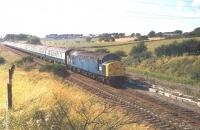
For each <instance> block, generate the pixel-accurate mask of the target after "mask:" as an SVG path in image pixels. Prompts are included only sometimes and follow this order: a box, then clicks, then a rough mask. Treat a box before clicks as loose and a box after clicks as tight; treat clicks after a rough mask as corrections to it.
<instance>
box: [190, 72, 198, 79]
mask: <svg viewBox="0 0 200 130" xmlns="http://www.w3.org/2000/svg"><path fill="white" fill-rule="evenodd" d="M191 78H192V79H194V80H200V72H194V73H192V76H191Z"/></svg>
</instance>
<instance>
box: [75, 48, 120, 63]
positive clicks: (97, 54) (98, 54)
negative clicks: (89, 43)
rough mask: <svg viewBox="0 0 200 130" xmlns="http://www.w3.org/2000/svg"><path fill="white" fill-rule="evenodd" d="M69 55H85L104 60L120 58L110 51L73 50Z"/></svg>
mask: <svg viewBox="0 0 200 130" xmlns="http://www.w3.org/2000/svg"><path fill="white" fill-rule="evenodd" d="M71 55H75V56H86V57H91V58H94V59H99V60H104V61H105V60H106V59H108V58H109V59H113V60H120V58H119V57H118V56H117V55H115V54H112V53H103V52H92V51H84V50H73V51H72V52H71Z"/></svg>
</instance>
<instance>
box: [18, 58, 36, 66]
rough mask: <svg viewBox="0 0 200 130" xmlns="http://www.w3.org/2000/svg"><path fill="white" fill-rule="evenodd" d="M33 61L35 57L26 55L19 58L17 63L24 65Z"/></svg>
mask: <svg viewBox="0 0 200 130" xmlns="http://www.w3.org/2000/svg"><path fill="white" fill-rule="evenodd" d="M32 62H33V57H31V56H26V57H23V58H22V59H20V60H17V61H16V62H15V63H16V65H17V66H20V65H24V64H27V63H32Z"/></svg>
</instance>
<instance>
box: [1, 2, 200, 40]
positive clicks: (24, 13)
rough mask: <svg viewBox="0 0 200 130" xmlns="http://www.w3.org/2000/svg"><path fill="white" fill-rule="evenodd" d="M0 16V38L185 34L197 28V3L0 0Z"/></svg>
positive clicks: (199, 8) (199, 9)
mask: <svg viewBox="0 0 200 130" xmlns="http://www.w3.org/2000/svg"><path fill="white" fill-rule="evenodd" d="M0 17H1V18H0V36H4V35H5V34H7V33H15V34H18V33H25V34H32V35H37V36H40V37H44V36H45V35H47V34H50V33H57V34H66V33H82V34H90V33H95V34H98V33H105V32H108V33H111V32H125V33H128V34H129V33H132V32H135V33H136V32H139V33H142V34H147V33H148V32H150V31H151V30H155V31H156V32H160V31H161V32H166V31H174V30H176V29H181V30H183V31H184V32H186V31H192V30H193V29H194V28H196V27H200V0H0Z"/></svg>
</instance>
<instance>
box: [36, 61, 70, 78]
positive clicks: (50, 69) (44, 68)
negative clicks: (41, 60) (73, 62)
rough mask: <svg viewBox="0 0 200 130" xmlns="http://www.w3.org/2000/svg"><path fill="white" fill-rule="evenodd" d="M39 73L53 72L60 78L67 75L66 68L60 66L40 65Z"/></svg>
mask: <svg viewBox="0 0 200 130" xmlns="http://www.w3.org/2000/svg"><path fill="white" fill-rule="evenodd" d="M39 71H40V72H53V73H54V74H55V75H58V76H60V77H63V78H65V77H67V76H68V75H69V73H68V71H67V69H66V67H65V66H64V65H61V64H51V65H42V66H41V67H40V69H39Z"/></svg>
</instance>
